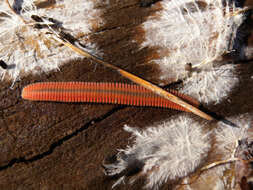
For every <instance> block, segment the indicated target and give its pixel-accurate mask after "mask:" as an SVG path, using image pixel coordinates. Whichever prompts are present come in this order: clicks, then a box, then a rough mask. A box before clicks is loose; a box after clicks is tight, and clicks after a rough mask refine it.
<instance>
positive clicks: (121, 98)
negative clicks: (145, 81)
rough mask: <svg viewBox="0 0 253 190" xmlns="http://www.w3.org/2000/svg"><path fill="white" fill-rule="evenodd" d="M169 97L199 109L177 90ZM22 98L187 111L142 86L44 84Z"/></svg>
mask: <svg viewBox="0 0 253 190" xmlns="http://www.w3.org/2000/svg"><path fill="white" fill-rule="evenodd" d="M170 93H172V94H174V95H175V96H178V97H180V98H181V99H183V100H184V101H186V102H188V103H189V104H191V105H193V106H195V107H198V106H199V102H198V101H196V100H194V99H193V98H191V97H189V96H187V95H184V94H181V93H179V92H178V91H176V90H170ZM22 98H24V99H27V100H33V101H56V102H93V103H110V104H123V105H132V106H152V107H163V108H171V109H176V110H181V111H188V110H187V109H186V108H184V107H182V106H180V105H178V104H176V103H173V102H171V101H169V100H167V99H165V98H162V97H161V96H159V95H157V94H155V93H153V92H151V91H150V90H147V89H146V88H144V87H141V86H139V85H132V84H124V83H105V82H101V83H97V82H42V83H34V84H30V85H28V86H26V87H25V88H24V89H23V91H22Z"/></svg>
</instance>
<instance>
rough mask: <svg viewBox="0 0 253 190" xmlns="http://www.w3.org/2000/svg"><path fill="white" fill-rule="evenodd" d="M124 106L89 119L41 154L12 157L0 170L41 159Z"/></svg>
mask: <svg viewBox="0 0 253 190" xmlns="http://www.w3.org/2000/svg"><path fill="white" fill-rule="evenodd" d="M124 108H125V106H118V107H115V108H113V109H112V110H110V111H109V112H107V113H106V114H104V115H103V116H100V117H98V118H95V119H92V120H90V121H89V122H87V123H86V124H85V125H83V126H82V127H81V128H79V129H77V130H76V131H74V132H73V133H71V134H69V135H66V136H64V137H63V138H61V139H59V140H58V141H56V142H54V143H52V144H51V146H50V147H49V150H48V151H45V152H43V153H41V154H38V155H35V156H33V157H32V158H29V159H26V158H25V157H20V158H14V159H12V160H11V161H10V162H9V163H8V164H6V165H5V166H1V167H0V171H3V170H5V169H8V168H10V167H12V166H13V165H14V164H19V163H25V164H29V163H32V162H36V161H38V160H40V159H43V158H45V157H46V156H49V155H50V154H52V153H53V152H54V150H55V149H56V148H57V147H59V146H61V145H62V144H63V143H65V142H67V141H68V140H70V139H72V138H74V137H76V136H77V135H79V134H80V133H82V132H83V131H85V130H87V129H88V128H89V127H91V126H93V125H94V124H96V123H99V122H102V121H103V120H105V119H107V118H108V117H110V116H112V115H113V114H115V113H116V112H118V111H119V110H122V109H124Z"/></svg>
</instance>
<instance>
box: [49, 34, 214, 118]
mask: <svg viewBox="0 0 253 190" xmlns="http://www.w3.org/2000/svg"><path fill="white" fill-rule="evenodd" d="M54 37H55V39H56V40H57V41H59V42H60V43H62V44H63V45H65V46H67V47H69V48H70V49H72V50H73V51H75V52H77V53H79V54H81V55H83V56H85V57H87V58H90V59H92V60H94V61H95V62H98V63H100V64H102V65H103V66H105V67H108V68H111V69H113V70H116V71H117V72H118V73H119V74H121V75H122V76H124V77H126V78H128V79H129V80H131V81H133V82H135V83H136V84H139V85H140V86H143V87H144V88H146V89H149V90H151V91H152V92H153V93H156V94H158V95H159V96H162V97H163V98H165V99H167V100H169V101H171V102H174V103H176V104H178V105H180V106H182V107H183V108H185V109H187V110H189V111H191V112H192V113H194V114H196V115H198V116H200V117H202V118H204V119H206V120H213V119H214V118H213V117H211V116H210V115H208V114H206V113H204V112H202V111H201V110H199V109H198V108H196V107H194V106H192V105H190V104H188V103H186V102H185V101H183V100H182V99H181V98H178V97H177V96H175V95H173V94H171V93H169V92H167V91H165V90H163V89H162V88H160V87H158V86H156V85H154V84H152V83H150V82H148V81H146V80H144V79H141V78H140V77H138V76H135V75H133V74H131V73H129V72H127V71H124V70H123V69H121V68H119V67H117V66H114V65H111V64H110V63H107V62H105V61H103V60H101V59H100V58H98V57H96V56H94V55H92V54H90V53H88V52H86V51H84V50H83V49H81V48H79V47H77V46H75V45H73V44H71V43H69V42H67V41H64V40H62V39H60V38H59V37H57V36H54Z"/></svg>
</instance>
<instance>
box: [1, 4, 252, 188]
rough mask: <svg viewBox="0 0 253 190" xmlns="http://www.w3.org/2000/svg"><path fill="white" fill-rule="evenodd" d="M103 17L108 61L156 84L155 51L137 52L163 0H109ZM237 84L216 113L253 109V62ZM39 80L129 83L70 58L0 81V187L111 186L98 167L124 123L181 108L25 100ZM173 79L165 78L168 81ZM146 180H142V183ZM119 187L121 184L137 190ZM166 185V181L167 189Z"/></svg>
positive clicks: (141, 123) (118, 141)
mask: <svg viewBox="0 0 253 190" xmlns="http://www.w3.org/2000/svg"><path fill="white" fill-rule="evenodd" d="M111 3H112V4H113V5H114V6H112V7H110V8H107V10H106V13H105V14H104V15H103V17H104V21H105V24H104V25H103V26H102V27H101V28H97V31H96V32H95V33H93V34H91V39H92V41H94V42H95V43H96V44H97V45H98V46H99V48H101V49H102V51H103V52H104V57H103V58H104V59H105V60H107V61H110V62H112V63H113V64H115V65H117V66H119V67H121V68H124V69H126V70H128V71H130V72H132V73H135V74H137V75H139V76H141V77H143V78H145V79H147V80H150V81H152V82H154V83H157V82H161V81H159V77H158V74H159V73H158V69H157V68H156V67H155V66H154V65H149V64H145V63H147V61H148V60H150V59H153V58H154V57H156V56H157V54H156V52H155V50H153V49H147V48H145V49H139V45H138V44H139V43H140V42H141V41H142V40H143V35H144V33H143V31H142V29H141V27H140V24H141V23H143V22H144V21H145V19H146V18H147V17H148V16H150V15H151V14H152V13H154V11H156V10H158V9H159V8H160V7H159V4H156V5H155V6H152V7H141V6H140V1H139V0H127V1H117V0H115V1H112V2H111ZM238 67H241V70H242V73H239V74H240V76H241V82H240V86H238V87H237V88H236V89H235V90H234V91H233V92H232V93H231V95H230V98H229V99H227V100H226V101H224V102H222V103H221V104H219V105H213V106H211V107H210V109H211V110H212V111H215V112H217V113H219V114H222V115H226V116H233V115H237V114H240V113H246V112H249V113H252V112H253V96H252V94H253V88H252V87H253V85H252V80H251V79H250V77H251V76H253V65H252V64H243V65H238ZM37 81H103V82H109V81H110V82H111V81H113V82H122V81H124V82H129V81H127V80H126V79H124V78H122V77H121V76H119V75H118V74H117V73H115V72H114V71H111V70H109V69H107V68H104V67H102V66H99V65H97V66H95V64H94V63H91V61H90V60H88V59H83V60H79V61H70V62H69V63H67V64H65V65H64V66H63V67H62V68H61V70H60V71H59V72H52V73H47V74H42V75H40V76H28V77H26V78H24V79H22V80H21V82H18V83H16V84H15V86H14V89H10V88H9V87H10V83H2V82H1V86H0V189H5V190H14V189H22V190H29V189H43V190H47V189H54V190H58V189H59V190H60V189H80V190H81V189H90V190H91V189H94V190H95V189H111V186H112V184H113V182H114V181H113V179H110V178H108V177H105V176H104V173H103V171H102V167H101V164H102V162H103V160H104V159H105V158H106V157H107V156H108V155H112V154H113V153H115V151H116V149H119V148H124V147H125V146H126V145H127V144H129V143H130V142H129V140H128V137H129V134H128V133H126V132H125V131H123V128H122V127H123V125H124V124H126V123H127V124H129V125H132V126H135V127H147V126H149V125H152V123H154V122H157V121H161V120H163V119H166V118H168V117H169V115H173V114H177V113H178V112H177V111H171V110H163V109H155V108H134V107H124V106H116V105H101V104H82V103H80V104H79V103H78V104H67V103H53V102H30V101H25V100H22V99H21V97H20V94H21V90H22V88H23V87H24V86H25V85H27V84H30V83H32V82H37ZM170 82H171V81H165V84H169V83H170ZM140 183H141V182H140ZM141 187H142V186H141V184H139V183H137V184H135V185H134V186H129V185H121V186H119V187H117V189H140V188H141ZM166 188H168V186H167V185H165V186H164V189H166Z"/></svg>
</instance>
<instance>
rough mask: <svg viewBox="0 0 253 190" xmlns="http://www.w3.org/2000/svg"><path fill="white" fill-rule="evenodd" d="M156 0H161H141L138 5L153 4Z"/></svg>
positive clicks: (148, 5) (146, 5) (147, 5)
mask: <svg viewBox="0 0 253 190" xmlns="http://www.w3.org/2000/svg"><path fill="white" fill-rule="evenodd" d="M158 1H161V0H141V2H140V6H141V7H150V6H152V5H153V4H155V3H157V2H158Z"/></svg>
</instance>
